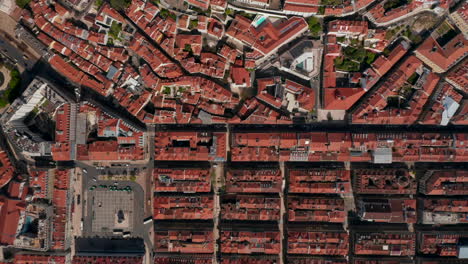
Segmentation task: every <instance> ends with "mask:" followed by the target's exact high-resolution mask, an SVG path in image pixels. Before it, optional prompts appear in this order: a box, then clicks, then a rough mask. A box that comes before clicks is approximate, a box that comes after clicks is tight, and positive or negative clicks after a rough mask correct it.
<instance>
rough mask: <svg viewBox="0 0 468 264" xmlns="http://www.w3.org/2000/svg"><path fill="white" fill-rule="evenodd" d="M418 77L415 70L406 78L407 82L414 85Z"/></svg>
mask: <svg viewBox="0 0 468 264" xmlns="http://www.w3.org/2000/svg"><path fill="white" fill-rule="evenodd" d="M418 79H419V74H418V73H416V72H415V73H413V74H412V75H411V76H410V77H409V78H408V80H407V82H408V83H409V84H411V85H414V84H415V83H416V81H417V80H418Z"/></svg>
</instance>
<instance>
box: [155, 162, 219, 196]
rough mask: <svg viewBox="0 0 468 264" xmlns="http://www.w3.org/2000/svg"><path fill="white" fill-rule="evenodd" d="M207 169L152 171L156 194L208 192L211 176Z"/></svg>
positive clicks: (159, 169) (160, 169)
mask: <svg viewBox="0 0 468 264" xmlns="http://www.w3.org/2000/svg"><path fill="white" fill-rule="evenodd" d="M210 175H211V174H210V170H209V169H194V168H193V169H170V168H156V169H154V170H153V177H154V185H155V191H156V192H184V193H193V192H210V191H211V178H210V177H211V176H210Z"/></svg>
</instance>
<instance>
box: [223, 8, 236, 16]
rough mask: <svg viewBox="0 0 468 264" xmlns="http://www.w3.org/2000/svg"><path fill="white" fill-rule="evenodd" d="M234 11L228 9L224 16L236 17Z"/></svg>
mask: <svg viewBox="0 0 468 264" xmlns="http://www.w3.org/2000/svg"><path fill="white" fill-rule="evenodd" d="M234 13H235V12H234V10H232V9H231V8H226V11H224V14H225V15H226V16H231V15H234Z"/></svg>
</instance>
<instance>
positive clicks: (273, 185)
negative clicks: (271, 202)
mask: <svg viewBox="0 0 468 264" xmlns="http://www.w3.org/2000/svg"><path fill="white" fill-rule="evenodd" d="M281 185H282V181H281V171H280V170H279V169H278V168H271V169H261V168H257V169H255V168H252V169H248V168H246V169H229V170H228V171H227V173H226V191H227V192H245V193H257V192H258V193H264V192H280V191H281Z"/></svg>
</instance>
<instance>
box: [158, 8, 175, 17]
mask: <svg viewBox="0 0 468 264" xmlns="http://www.w3.org/2000/svg"><path fill="white" fill-rule="evenodd" d="M159 14H160V15H161V17H162V18H164V19H166V18H168V17H170V18H172V19H174V20H176V19H177V16H176V14H174V13H172V12H171V11H169V10H167V9H165V8H163V9H161V11H160V12H159Z"/></svg>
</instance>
